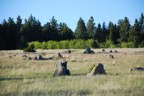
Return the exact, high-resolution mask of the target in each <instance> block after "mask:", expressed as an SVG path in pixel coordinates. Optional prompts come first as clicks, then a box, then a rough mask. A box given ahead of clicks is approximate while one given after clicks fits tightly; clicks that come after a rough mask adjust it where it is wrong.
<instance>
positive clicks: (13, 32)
mask: <svg viewBox="0 0 144 96" xmlns="http://www.w3.org/2000/svg"><path fill="white" fill-rule="evenodd" d="M143 19H144V15H143V13H141V16H140V18H139V19H135V22H134V25H131V24H130V21H129V19H128V18H127V17H124V18H123V19H120V20H118V23H117V24H114V23H113V22H111V21H110V22H109V24H108V25H107V26H106V24H105V22H103V23H102V24H100V23H98V25H95V22H94V18H93V17H92V16H91V17H90V19H89V20H88V22H87V23H86V24H85V22H84V20H83V19H82V18H81V17H80V18H79V20H78V22H77V27H76V29H75V31H74V32H73V31H72V30H71V29H70V28H69V27H68V25H67V24H66V23H63V22H60V23H59V24H58V23H57V20H56V19H55V18H54V17H52V18H51V20H50V21H49V22H47V23H46V24H44V25H43V26H42V25H41V22H40V21H39V20H37V19H36V18H35V17H34V16H32V15H30V16H29V18H28V19H25V20H24V23H22V19H21V17H20V16H18V17H17V20H16V21H14V20H13V18H11V17H9V18H8V20H3V22H2V23H1V24H0V49H1V50H12V49H23V48H25V47H26V46H27V44H28V43H29V42H33V41H38V42H48V41H56V42H60V41H64V40H68V41H71V40H92V43H91V46H92V47H93V48H98V47H101V46H102V44H107V43H108V44H109V43H110V45H114V46H116V47H120V46H121V45H122V44H131V45H132V47H135V48H137V47H140V45H141V47H144V32H143V29H142V24H143V23H144V21H143ZM83 43H85V42H83ZM100 45H101V46H100ZM79 46H81V45H79ZM103 46H104V45H103ZM107 47H109V46H107Z"/></svg>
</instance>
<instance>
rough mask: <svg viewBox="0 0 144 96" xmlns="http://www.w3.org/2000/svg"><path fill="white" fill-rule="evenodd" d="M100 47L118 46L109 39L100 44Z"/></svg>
mask: <svg viewBox="0 0 144 96" xmlns="http://www.w3.org/2000/svg"><path fill="white" fill-rule="evenodd" d="M100 48H116V46H115V45H114V43H113V42H112V41H111V40H107V41H106V42H104V43H101V44H100Z"/></svg>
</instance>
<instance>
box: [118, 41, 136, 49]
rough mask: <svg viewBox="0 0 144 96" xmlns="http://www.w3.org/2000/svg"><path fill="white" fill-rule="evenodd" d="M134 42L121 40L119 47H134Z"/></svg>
mask: <svg viewBox="0 0 144 96" xmlns="http://www.w3.org/2000/svg"><path fill="white" fill-rule="evenodd" d="M134 47H135V44H134V42H122V43H121V48H134Z"/></svg>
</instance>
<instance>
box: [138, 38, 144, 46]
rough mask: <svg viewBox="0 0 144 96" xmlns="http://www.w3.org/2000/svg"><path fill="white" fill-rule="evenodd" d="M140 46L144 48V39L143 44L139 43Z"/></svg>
mask: <svg viewBox="0 0 144 96" xmlns="http://www.w3.org/2000/svg"><path fill="white" fill-rule="evenodd" d="M139 47H140V48H144V40H143V41H142V42H141V44H140V45H139Z"/></svg>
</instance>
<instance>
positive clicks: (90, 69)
mask: <svg viewBox="0 0 144 96" xmlns="http://www.w3.org/2000/svg"><path fill="white" fill-rule="evenodd" d="M94 67H95V64H93V65H91V67H90V68H89V73H90V72H91V71H92V70H93V68H94Z"/></svg>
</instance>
